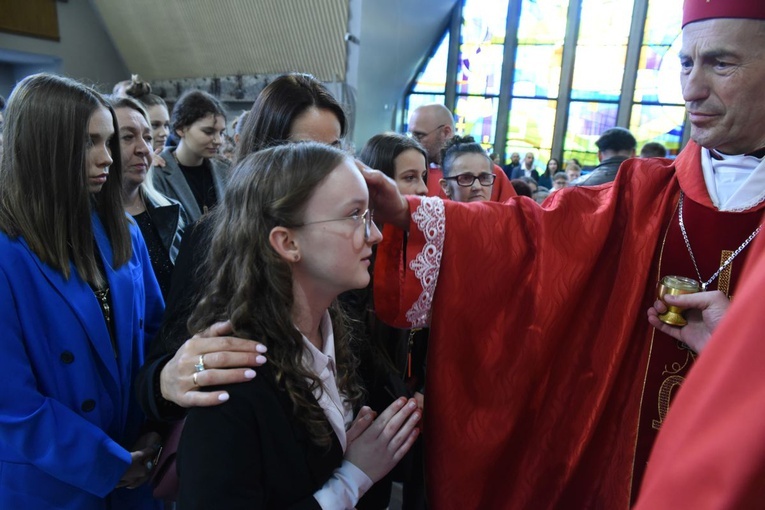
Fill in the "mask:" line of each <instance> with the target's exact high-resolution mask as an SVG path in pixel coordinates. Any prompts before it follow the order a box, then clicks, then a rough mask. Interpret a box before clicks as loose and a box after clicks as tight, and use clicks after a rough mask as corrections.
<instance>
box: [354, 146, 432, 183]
mask: <svg viewBox="0 0 765 510" xmlns="http://www.w3.org/2000/svg"><path fill="white" fill-rule="evenodd" d="M359 159H360V160H361V162H362V163H364V164H365V165H367V166H368V167H370V168H374V169H375V170H380V171H381V172H382V173H384V174H385V175H387V176H388V177H390V178H391V179H393V180H394V181H396V185H397V186H398V189H399V191H401V193H402V194H404V195H420V196H425V195H427V193H428V185H427V180H428V165H427V153H426V152H425V149H423V147H422V145H420V142H418V141H417V140H415V139H414V138H410V137H408V136H405V135H401V134H398V133H382V134H379V135H375V136H373V137H372V138H370V139H369V141H367V143H366V145H364V148H363V149H361V154H360V155H359Z"/></svg>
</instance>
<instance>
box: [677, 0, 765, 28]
mask: <svg viewBox="0 0 765 510" xmlns="http://www.w3.org/2000/svg"><path fill="white" fill-rule="evenodd" d="M713 18H747V19H763V20H765V1H763V0H685V2H684V3H683V26H685V25H687V24H688V23H693V22H694V21H702V20H705V19H713Z"/></svg>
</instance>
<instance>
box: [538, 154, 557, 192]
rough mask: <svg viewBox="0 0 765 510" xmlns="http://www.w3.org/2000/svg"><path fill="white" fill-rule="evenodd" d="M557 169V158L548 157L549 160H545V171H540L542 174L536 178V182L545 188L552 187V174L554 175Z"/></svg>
mask: <svg viewBox="0 0 765 510" xmlns="http://www.w3.org/2000/svg"><path fill="white" fill-rule="evenodd" d="M559 169H560V161H558V159H557V158H550V160H549V161H548V162H547V167H545V171H544V172H542V175H540V176H539V179H537V180H536V182H537V183H538V184H539V185H540V186H544V187H545V188H547V189H550V188H551V187H552V178H553V175H555V174H556V173H557V172H558V170H559Z"/></svg>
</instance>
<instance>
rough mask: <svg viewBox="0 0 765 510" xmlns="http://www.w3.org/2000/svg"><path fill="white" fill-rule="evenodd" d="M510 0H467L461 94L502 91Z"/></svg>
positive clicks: (459, 74) (459, 83) (459, 76)
mask: <svg viewBox="0 0 765 510" xmlns="http://www.w3.org/2000/svg"><path fill="white" fill-rule="evenodd" d="M507 2H508V0H468V1H466V2H465V7H464V9H463V11H462V19H463V21H462V28H461V33H460V57H459V63H458V70H457V93H458V94H480V95H497V94H499V84H500V83H499V82H500V78H501V75H502V60H503V58H502V52H503V50H504V45H505V24H506V20H507Z"/></svg>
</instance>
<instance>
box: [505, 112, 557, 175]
mask: <svg viewBox="0 0 765 510" xmlns="http://www.w3.org/2000/svg"><path fill="white" fill-rule="evenodd" d="M556 106H557V101H551V100H548V99H517V98H514V99H513V100H512V102H511V103H510V125H509V127H508V133H507V145H506V149H505V154H511V153H513V152H519V153H521V154H524V153H526V152H529V151H531V152H534V153H535V155H536V159H537V161H545V162H546V161H547V160H549V159H550V151H551V149H552V139H553V126H554V125H555V108H556Z"/></svg>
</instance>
